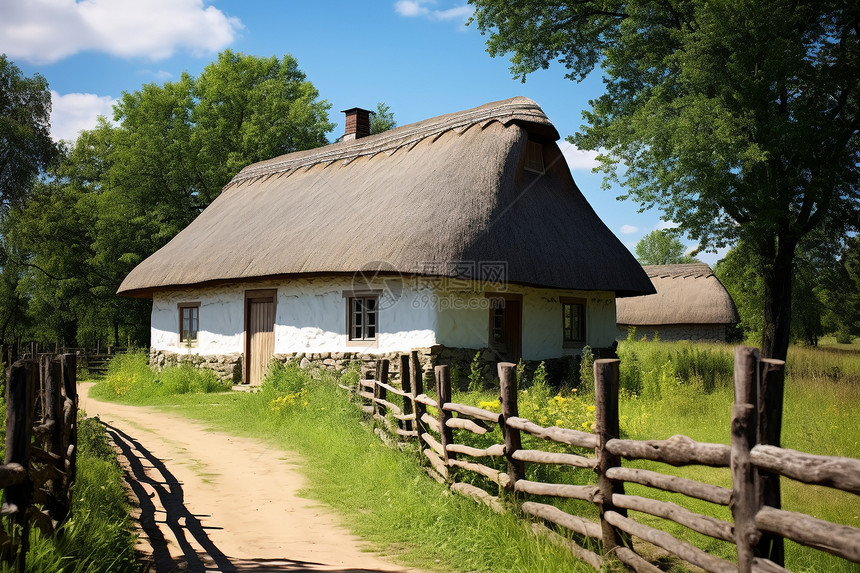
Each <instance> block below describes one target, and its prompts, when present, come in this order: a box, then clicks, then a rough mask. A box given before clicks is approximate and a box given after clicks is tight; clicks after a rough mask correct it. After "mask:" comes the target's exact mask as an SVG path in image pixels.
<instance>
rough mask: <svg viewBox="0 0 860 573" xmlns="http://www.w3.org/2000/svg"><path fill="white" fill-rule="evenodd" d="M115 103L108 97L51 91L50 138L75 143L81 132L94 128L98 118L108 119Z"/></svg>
mask: <svg viewBox="0 0 860 573" xmlns="http://www.w3.org/2000/svg"><path fill="white" fill-rule="evenodd" d="M115 102H116V100H115V99H113V98H112V97H110V96H99V95H96V94H81V93H71V94H65V95H60V94H58V93H57V92H55V91H51V104H52V109H51V137H52V138H53V139H54V140H55V141H59V140H61V139H64V140H66V141H70V142H72V141H75V140H76V139H77V138H78V134H79V133H80V132H81V130H84V129H92V128H94V127H95V126H96V120H97V118H98V116H100V115H104V116H106V117H108V118H110V117H111V115H112V114H113V104H114V103H115Z"/></svg>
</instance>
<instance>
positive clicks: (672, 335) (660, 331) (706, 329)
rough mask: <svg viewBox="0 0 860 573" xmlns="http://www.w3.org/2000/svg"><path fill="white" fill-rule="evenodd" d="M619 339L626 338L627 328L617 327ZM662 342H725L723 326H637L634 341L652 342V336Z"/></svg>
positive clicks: (724, 326)
mask: <svg viewBox="0 0 860 573" xmlns="http://www.w3.org/2000/svg"><path fill="white" fill-rule="evenodd" d="M618 332H619V339H622V340H623V339H625V338H627V333H628V329H627V327H621V326H619V327H618ZM655 334H656V335H657V338H658V339H659V340H662V341H663V342H678V341H681V340H689V341H692V342H726V336H727V332H726V325H724V324H663V325H657V326H637V327H636V340H643V339H645V340H654V335H655Z"/></svg>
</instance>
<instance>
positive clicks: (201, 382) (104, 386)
mask: <svg viewBox="0 0 860 573" xmlns="http://www.w3.org/2000/svg"><path fill="white" fill-rule="evenodd" d="M229 388H230V386H229V384H228V383H226V382H221V381H220V380H218V378H217V377H216V376H215V373H214V372H212V371H211V370H207V369H205V368H197V367H196V366H194V365H192V364H188V363H183V364H180V365H178V366H171V367H167V368H164V369H163V370H162V371H161V372H156V371H155V370H153V369H152V368H150V367H149V364H148V359H147V357H146V354H144V353H143V352H135V353H129V354H120V355H117V356H116V357H115V358H114V359H113V360H111V362H110V365H109V366H108V370H107V374H106V375H105V377H104V380H103V381H101V382H100V383H99V384H97V385H96V386H95V387H93V389H92V390H91V392H93V394H92V395H93V396H94V397H95V398H100V399H104V400H117V399H122V400H126V401H131V402H134V401H136V400H142V401H146V400H148V399H151V398H152V397H154V396H175V395H178V394H192V393H210V392H223V391H225V390H228V389H229Z"/></svg>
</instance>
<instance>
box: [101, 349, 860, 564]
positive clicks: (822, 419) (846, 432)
mask: <svg viewBox="0 0 860 573" xmlns="http://www.w3.org/2000/svg"><path fill="white" fill-rule="evenodd" d="M732 353H733V350H732V347H731V346H729V345H704V344H698V345H693V344H687V343H662V342H659V343H655V342H636V341H631V342H624V343H622V345H621V347H620V349H619V354H620V355H621V357H622V371H621V377H622V385H623V387H624V389H623V390H622V399H621V403H620V416H621V425H622V434H623V436H624V437H629V438H633V439H664V438H668V437H670V436H672V435H674V434H685V435H688V436H691V437H692V438H693V439H696V440H698V441H703V442H715V443H724V444H727V443H729V440H730V433H729V429H730V412H731V404H732V399H733V396H732V388H731V386H732V368H733V367H732ZM834 367H836V368H838V370H836V369H834ZM140 368H146V367H145V364H144V363H143V362H141V361H137V362H134V363H129V364H128V365H126V366H124V367H123V368H122V369H121V370H122V371H123V372H126V373H128V372H129V371H130V370H134V369H140ZM118 372H119V371H117V373H118ZM787 373H788V374H787V380H786V396H785V408H784V422H783V439H782V442H783V446H784V447H789V448H793V449H798V450H801V451H806V452H810V453H815V454H822V455H836V456H849V457H857V456H858V453H859V452H860V353H854V352H853V351H852V349H848V350H847V351H846V350H845V349H838V348H833V347H828V349H824V350H822V349H818V350H816V349H809V348H803V347H800V348H797V347H793V348H792V350H791V353H790V357H789V363H788V368H787ZM171 375H172V374H171ZM148 376H149V375H148V374H146V372H142V371H141V372H140V373H139V377H138V380H141V381H143V382H139V383H140V384H146V385H148V386H147V390H146V391H143V388H141V389H134V388H131V389H129V390H128V391H127V392H125V393H124V394H122V396H119V395H117V394H116V392H115V391H114V390H109V389H110V388H111V384H112V383H111V381H110V377H111V374H109V375H108V377H107V379H106V381H105V383H104V384H100V385H99V386H97V387H96V388H97V393H98V394H99V395H101V396H105V393H108V392H113V396H114V399H121V400H122V401H124V402H128V403H135V404H156V405H161V406H162V407H170V408H171V410H174V411H176V410H178V411H180V412H182V413H183V414H186V415H188V416H191V417H194V418H198V419H201V420H204V421H207V422H208V423H210V424H211V425H213V426H214V427H217V428H220V429H224V430H227V431H230V432H233V433H237V434H242V435H248V436H255V437H261V436H268V437H269V439H271V440H272V441H273V443H274V444H275V445H277V446H278V447H282V448H285V449H293V450H297V451H299V452H301V453H303V454H304V455H305V458H306V460H307V463H306V465H305V467H304V468H303V469H304V471H305V472H306V474H307V475H308V477H309V478H310V479H309V481H310V484H311V485H310V486H309V488H308V491H307V495H309V496H310V497H313V498H315V499H319V500H321V501H324V502H326V503H329V504H331V505H332V506H333V507H335V508H336V509H338V510H339V511H340V512H341V513H342V514H343V515H344V516H345V519H346V522H347V524H348V525H349V526H350V527H351V528H352V529H353V531H354V532H355V533H357V534H358V535H361V536H362V537H365V538H366V539H369V540H371V541H373V542H374V543H375V544H376V545H377V547H380V548H382V549H383V550H384V551H387V552H391V553H395V554H396V555H397V557H398V559H399V560H401V561H402V562H404V563H406V564H409V565H413V566H419V567H424V568H428V567H432V568H435V569H439V570H469V571H472V570H476V571H529V572H531V571H535V572H543V571H547V572H549V571H562V570H564V571H569V570H583V571H587V570H589V569H588V567H587V566H584V565H582V564H580V563H578V562H575V561H571V559H570V558H569V557H568V556H567V554H566V553H565V551H564V550H563V549H560V548H559V547H556V546H554V545H553V544H551V543H548V542H546V541H545V540H541V539H539V538H536V537H535V536H534V535H532V534H531V532H530V531H528V529H527V528H526V527H525V526H524V525H523V524H522V523H521V522H518V521H517V520H516V519H515V517H514V516H511V515H507V516H496V515H494V514H492V513H491V512H489V511H488V510H485V509H483V508H482V507H480V506H476V505H475V504H474V503H473V502H471V501H469V500H463V499H460V498H459V497H456V496H452V495H450V494H448V492H447V491H446V489H445V488H444V487H442V486H440V485H439V484H436V483H435V482H433V481H431V480H429V478H427V477H426V476H425V475H424V474H423V473H422V472H421V471H420V470H419V469H418V468H417V465H418V459H417V453H416V452H414V451H412V450H407V451H405V452H399V451H396V450H392V449H389V448H386V447H383V446H381V444H380V442H379V440H378V438H377V437H376V436H375V435H373V434H372V432H371V431H370V429H369V428H367V427H366V426H364V425H362V424H361V423H360V420H361V419H360V414H359V413H358V411H357V409H356V408H355V406H353V405H351V404H349V403H348V402H347V401H346V400H345V399H344V397H343V395H342V393H340V392H338V391H337V390H336V389H335V388H334V379H333V377H332V376H331V375H330V374H327V373H322V372H317V373H315V374H314V377H309V376H308V374H307V373H306V372H304V371H300V370H298V369H297V368H295V367H292V366H286V367H281V366H279V367H276V368H274V370H273V371H272V372H271V373H270V376H269V377H268V378H267V380H266V382H265V383H264V385H263V388H262V391H261V392H259V393H257V394H246V393H221V394H217V393H216V394H208V395H207V397H206V398H205V402H206V403H207V404H220V405H221V407H218V408H211V407H206V408H201V407H200V404H201V398H202V396H201V394H193V393H184V394H179V395H173V394H170V393H169V392H166V391H164V387H165V384H164V383H163V382H161V383H156V382H153V381H151V380H150V379H149V377H148ZM163 376H164V374H162V377H163ZM346 376H357V373H356V372H354V371H353V372H350V373H347V374H346ZM529 384H531V385H529ZM186 386H187V387H189V388H204V387H205V388H209V386H208V385H206V384H203V383H200V382H194V381H191V382H188V383H187V384H185V385H179V386H177V387H182V388H184V387H186ZM474 386H476V387H478V386H480V385H479V384H475V385H474ZM524 386H526V387H525V388H523V389H522V390H521V395H520V415H521V416H523V417H526V418H529V419H531V420H533V421H535V422H536V423H539V424H541V425H559V426H562V427H572V428H577V429H590V424H591V423H592V422H593V419H594V418H593V416H594V414H593V396H592V395H591V393H590V392H589V390H588V389H587V388H566V389H562V390H561V391H558V390H557V389H554V388H550V387H549V386H548V385H547V384H546V383H545V382H544V381H541V380H533V381H529V382H528V383H525V384H524ZM455 401H458V402H462V403H468V404H474V405H479V406H482V407H485V408H488V409H498V402H497V400H496V394H495V393H480V392H466V393H460V394H458V395H456V396H455ZM465 437H466V433H465V432H461V433H459V435H458V438H459V440H460V441H462V440H463V439H464V438H465ZM472 440H473V441H472V442H470V445H475V446H478V447H485V446H487V445H489V444H490V443H498V442H500V441H501V434H500V432H499V430H498V429H496V430H494V431H493V432H490V433H488V434H486V435H485V436H483V437H476V438H472ZM530 441H534V442H535V443H534V444H531V442H530ZM524 447H527V448H528V447H535V448H540V449H551V448H553V447H557V448H559V451H562V450H561V448H560V447H558V446H552V445H551V444H550V443H549V442H544V441H542V440H537V439H534V438H529V437H525V436H524ZM625 465H629V466H632V467H641V468H646V469H653V470H656V471H661V472H663V473H671V474H674V475H680V476H684V477H688V478H692V479H695V480H698V481H701V482H705V483H713V484H717V485H722V486H725V487H731V476H730V473H729V470H727V469H718V468H707V467H698V466H693V467H687V468H672V467H670V466H665V465H663V464H657V463H652V462H644V461H640V462H633V463H628V462H625ZM499 468H500V469H504V468H503V467H502V466H501V465H499ZM467 475H470V474H463V473H461V474H460V476H461V477H466V476H467ZM471 475H473V474H471ZM527 478H528V479H533V480H538V481H546V482H554V483H573V484H587V483H593V482H594V474H593V472H591V471H589V470H576V469H564V468H558V467H554V466H542V465H538V464H528V466H527ZM466 479H472V481H473V482H474V483H476V484H477V485H481V486H484V487H485V488H487V489H489V490H490V491H492V484H490V483H487V482H486V481H484V480H483V478H480V477H472V478H467V477H466ZM356 484H361V487H356ZM627 492H628V493H630V494H634V495H643V496H647V497H651V498H654V499H659V500H663V501H671V502H674V503H677V504H678V505H681V506H683V507H686V508H688V509H690V510H692V511H695V512H697V513H703V514H706V515H713V516H715V517H719V518H721V519H725V520H727V521H731V515H730V512H729V510H728V508H724V507H719V506H714V505H712V504H709V503H707V502H702V501H698V500H693V499H690V498H686V497H684V496H680V495H677V494H670V493H666V492H661V491H659V490H655V489H651V488H646V487H643V486H636V485H633V484H628V486H627ZM537 501H544V502H550V501H553V500H551V499H550V498H546V499H538V500H537ZM554 502H555V503H556V504H557V505H560V506H561V507H562V508H563V509H565V510H566V511H569V512H571V513H573V514H577V515H582V516H586V517H591V518H596V515H597V514H596V509H595V507H594V506H593V505H591V504H588V503H586V502H579V501H575V500H571V501H563V502H559V501H558V500H554ZM783 507H784V508H785V509H790V510H794V511H801V512H803V513H807V514H810V515H813V516H815V517H818V518H821V519H826V520H829V521H833V522H836V523H843V524H846V525H853V526H858V525H860V498H858V497H857V496H854V495H851V494H843V493H841V492H837V491H834V490H830V489H827V488H818V487H812V486H805V485H802V484H797V483H794V482H792V481H791V480H787V479H784V480H783ZM634 516H635V517H636V518H637V519H638V520H640V521H642V522H644V523H646V524H649V525H653V526H655V527H659V528H661V529H664V530H667V531H669V532H670V533H672V534H674V535H676V536H678V537H681V538H683V539H686V540H688V541H690V542H692V543H694V544H696V545H697V546H699V547H701V548H703V549H705V550H707V551H709V552H712V553H713V554H715V555H719V556H721V557H723V558H726V559H729V560H732V559H733V558H734V554H735V550H734V547H733V545H731V544H729V543H725V542H721V541H716V540H713V539H711V538H708V537H705V536H701V535H698V534H696V533H693V532H690V530H688V529H686V528H683V527H681V526H678V525H676V524H673V523H672V522H669V521H664V520H661V519H659V518H655V517H651V516H647V515H645V514H635V513H634ZM786 545H787V549H786V551H787V567H788V568H789V569H790V570H792V571H803V572H809V573H816V572H825V571H827V572H830V571H834V572H846V573H847V572H849V571H856V568H857V565H856V564H850V563H847V562H846V561H843V560H841V559H838V558H835V557H832V556H830V555H828V554H826V553H822V552H818V551H816V550H813V549H807V548H804V547H801V546H797V545H795V544H793V543H791V542H787V543H786ZM673 567H674V569H672V570H673V571H683V568H681V567H680V566H679V565H674V566H673Z"/></svg>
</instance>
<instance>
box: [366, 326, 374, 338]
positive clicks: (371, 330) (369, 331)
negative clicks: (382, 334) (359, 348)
mask: <svg viewBox="0 0 860 573" xmlns="http://www.w3.org/2000/svg"><path fill="white" fill-rule="evenodd" d="M375 337H376V327H375V326H368V327H367V338H375Z"/></svg>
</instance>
